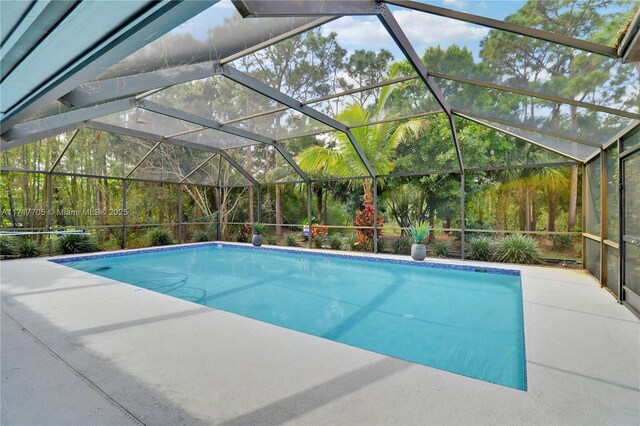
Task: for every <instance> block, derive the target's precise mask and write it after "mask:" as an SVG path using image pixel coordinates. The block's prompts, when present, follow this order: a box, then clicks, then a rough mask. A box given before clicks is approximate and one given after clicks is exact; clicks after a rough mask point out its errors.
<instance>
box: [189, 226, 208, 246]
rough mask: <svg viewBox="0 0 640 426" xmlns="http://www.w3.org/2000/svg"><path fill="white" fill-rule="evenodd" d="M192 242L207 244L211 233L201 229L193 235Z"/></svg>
mask: <svg viewBox="0 0 640 426" xmlns="http://www.w3.org/2000/svg"><path fill="white" fill-rule="evenodd" d="M191 241H193V242H194V243H205V242H207V241H209V233H208V232H207V231H205V230H203V229H199V230H197V231H196V232H194V233H193V235H192V236H191Z"/></svg>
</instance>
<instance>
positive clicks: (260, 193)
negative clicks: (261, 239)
mask: <svg viewBox="0 0 640 426" xmlns="http://www.w3.org/2000/svg"><path fill="white" fill-rule="evenodd" d="M256 196H257V198H258V199H257V200H256V219H257V220H256V221H257V222H258V223H261V222H262V219H261V216H260V205H261V201H260V200H261V198H262V187H261V186H259V187H258V190H257V191H256Z"/></svg>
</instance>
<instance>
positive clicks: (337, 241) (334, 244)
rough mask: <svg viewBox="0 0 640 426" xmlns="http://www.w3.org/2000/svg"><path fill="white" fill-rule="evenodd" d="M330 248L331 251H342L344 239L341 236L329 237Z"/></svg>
mask: <svg viewBox="0 0 640 426" xmlns="http://www.w3.org/2000/svg"><path fill="white" fill-rule="evenodd" d="M329 247H331V250H340V248H341V247H342V238H341V237H340V235H338V234H334V235H331V236H330V237H329Z"/></svg>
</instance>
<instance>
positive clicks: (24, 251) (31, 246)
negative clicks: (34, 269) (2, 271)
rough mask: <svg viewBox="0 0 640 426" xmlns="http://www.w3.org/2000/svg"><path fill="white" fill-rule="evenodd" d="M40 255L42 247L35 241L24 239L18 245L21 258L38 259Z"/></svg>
mask: <svg viewBox="0 0 640 426" xmlns="http://www.w3.org/2000/svg"><path fill="white" fill-rule="evenodd" d="M40 254H41V250H40V246H39V245H38V243H36V242H35V241H33V240H30V239H28V238H23V239H22V241H20V243H19V244H18V255H19V256H20V257H38V256H40Z"/></svg>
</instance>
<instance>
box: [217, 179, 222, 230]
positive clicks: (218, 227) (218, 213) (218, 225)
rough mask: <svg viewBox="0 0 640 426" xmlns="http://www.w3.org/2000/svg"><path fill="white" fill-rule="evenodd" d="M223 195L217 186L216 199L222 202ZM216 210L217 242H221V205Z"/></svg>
mask: <svg viewBox="0 0 640 426" xmlns="http://www.w3.org/2000/svg"><path fill="white" fill-rule="evenodd" d="M218 170H219V169H218ZM221 195H222V194H221V193H220V188H219V187H217V186H216V198H217V199H218V200H220V196H221ZM218 202H219V201H218ZM216 210H217V211H216V241H220V206H219V205H218V208H217V209H216Z"/></svg>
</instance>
